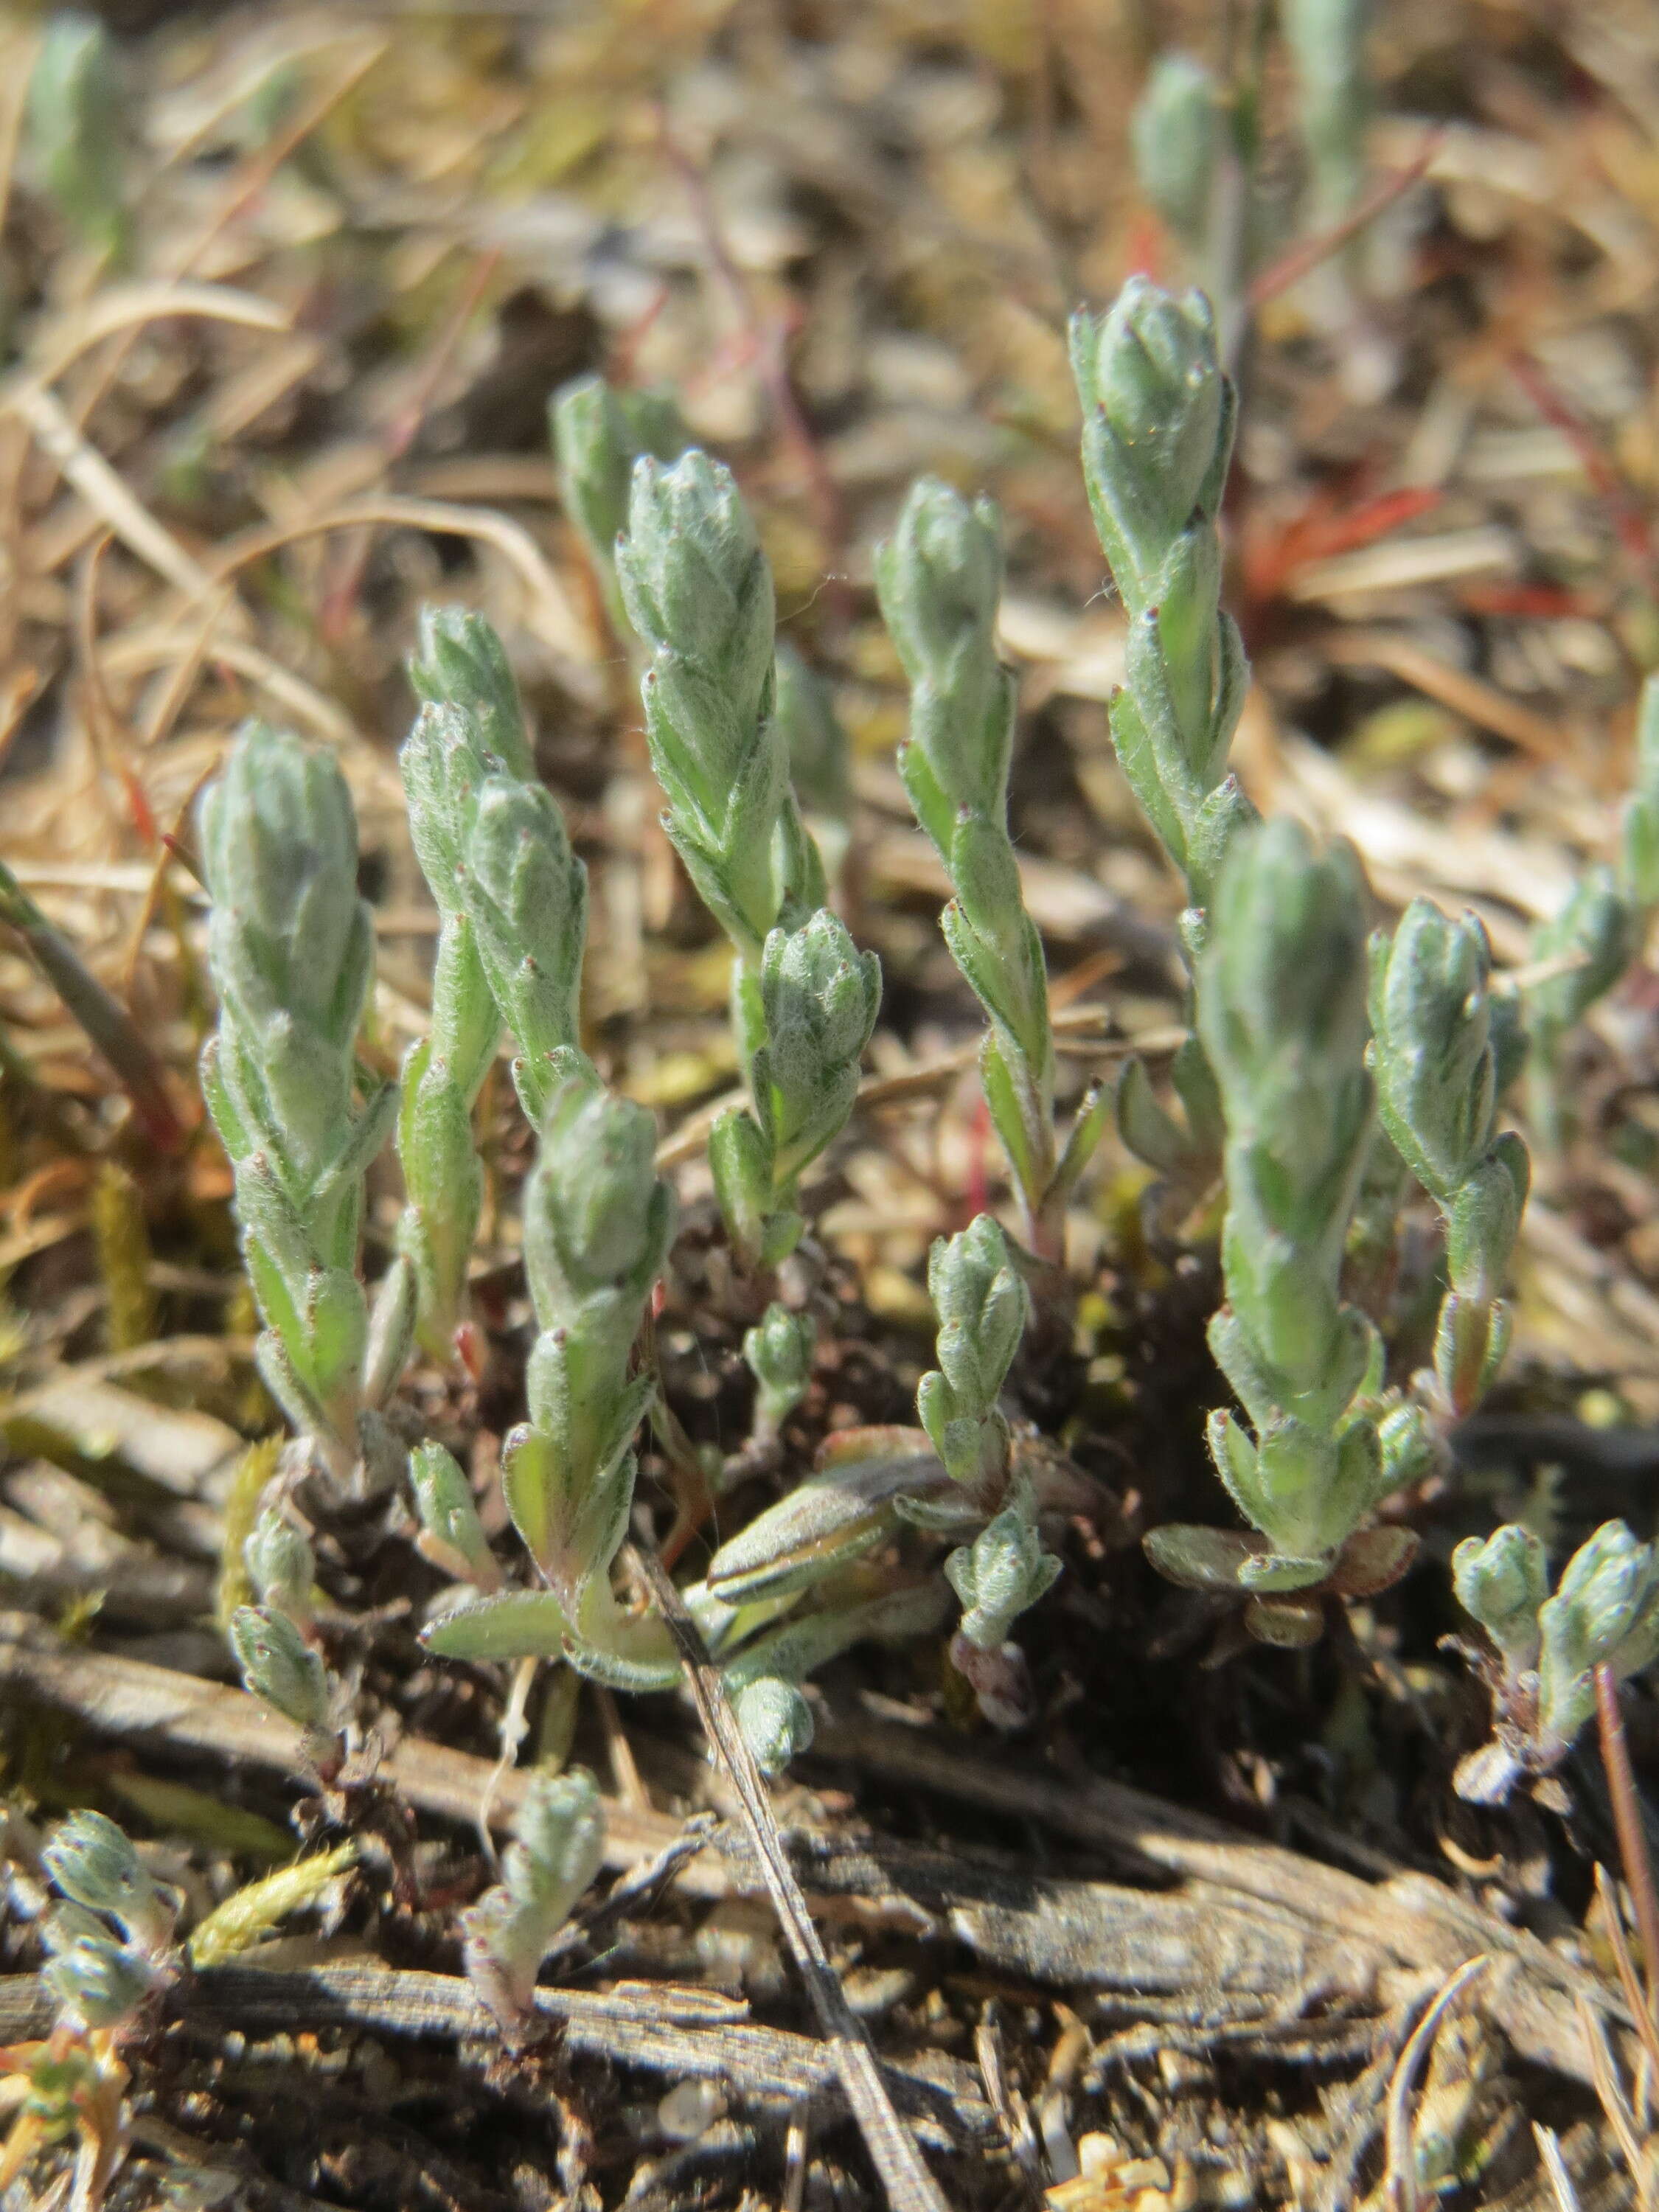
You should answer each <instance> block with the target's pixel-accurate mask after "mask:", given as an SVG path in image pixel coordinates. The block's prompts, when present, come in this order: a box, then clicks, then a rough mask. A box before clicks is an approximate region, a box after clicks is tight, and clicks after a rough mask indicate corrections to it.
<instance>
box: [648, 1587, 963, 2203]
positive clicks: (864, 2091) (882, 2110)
mask: <svg viewBox="0 0 1659 2212" xmlns="http://www.w3.org/2000/svg"><path fill="white" fill-rule="evenodd" d="M629 1559H630V1561H631V1562H632V1564H633V1565H634V1566H635V1568H636V1570H637V1571H638V1573H639V1575H640V1576H641V1579H642V1580H643V1582H644V1583H645V1584H646V1587H647V1589H649V1590H650V1592H651V1595H652V1596H653V1598H654V1599H655V1600H656V1602H657V1605H658V1607H659V1609H660V1611H661V1613H662V1616H663V1619H664V1620H665V1621H666V1622H667V1624H668V1627H669V1631H670V1633H671V1635H672V1637H673V1638H674V1642H675V1644H676V1645H677V1646H678V1650H679V1654H680V1657H681V1659H682V1661H683V1662H684V1667H685V1674H686V1680H687V1681H688V1682H689V1683H690V1688H691V1694H692V1696H693V1698H694V1699H696V1706H697V1712H698V1715H699V1717H700V1718H701V1719H702V1725H703V1729H704V1732H705V1734H706V1735H707V1736H708V1743H709V1747H710V1749H711V1750H713V1751H714V1753H715V1755H716V1757H717V1758H718V1759H719V1760H720V1765H721V1766H722V1767H723V1768H724V1769H725V1771H726V1776H727V1778H728V1779H729V1780H730V1781H731V1783H732V1787H733V1788H734V1789H735V1790H736V1791H737V1794H738V1805H739V1807H740V1808H741V1809H742V1813H743V1818H744V1826H746V1827H747V1829H748V1831H749V1834H750V1840H751V1841H752V1843H753V1844H754V1846H755V1850H756V1851H757V1854H758V1856H759V1858H760V1863H761V1871H762V1873H763V1875H764V1877H765V1881H766V1887H767V1889H768V1892H769V1894H770V1896H771V1899H772V1902H773V1904H774V1905H775V1907H776V1909H777V1915H778V1920H779V1923H780V1925H781V1927H782V1929H783V1932H784V1936H785V1938H786V1939H787V1942H788V1945H789V1948H790V1951H791V1952H792V1954H793V1957H794V1960H795V1964H796V1966H798V1967H799V1969H800V1972H801V1977H802V1979H803V1980H804V1981H805V1984H806V1989H807V1994H808V1996H810V1997H811V2001H812V2008H813V2010H814V2011H815V2012H816V2013H817V2016H818V2024H819V2026H820V2027H822V2029H823V2034H824V2038H825V2040H826V2041H827V2042H828V2043H829V2046H830V2049H831V2050H832V2051H833V2052H834V2054H835V2060H836V2074H837V2075H838V2076H839V2077H840V2080H841V2084H842V2088H843V2089H844V2090H845V2092H846V2094H847V2101H848V2104H849V2105H851V2106H852V2108H853V2112H854V2117H855V2118H856V2119H857V2121H858V2124H859V2126H860V2130H862V2132H863V2135H864V2139H865V2142H866V2144H867V2145H868V2146H869V2150H870V2155H871V2157H872V2159H873V2160H874V2161H875V2166H876V2171H877V2172H878V2173H879V2174H880V2176H881V2179H882V2182H883V2184H884V2186H885V2188H886V2191H887V2197H888V2202H889V2203H890V2205H891V2206H892V2207H893V2208H894V2212H949V2208H948V2206H947V2205H946V2203H945V2197H944V2196H943V2195H942V2194H941V2192H940V2190H939V2184H938V2183H937V2182H936V2181H935V2180H934V2179H933V2175H932V2174H931V2173H930V2172H928V2170H927V2166H925V2165H924V2164H923V2163H922V2158H921V2152H920V2151H919V2150H918V2149H917V2148H916V2147H915V2142H914V2141H913V2140H912V2138H911V2136H910V2134H909V2131H908V2130H907V2129H906V2127H905V2126H904V2124H903V2123H902V2121H901V2120H900V2118H899V2117H898V2114H897V2113H896V2112H895V2111H894V2110H893V2103H892V2100H891V2098H890V2096H889V2094H888V2093H887V2088H886V2085H885V2084H884V2081H883V2080H882V2078H881V2070H880V2068H879V2066H878V2063H877V2060H876V2053H875V2047H874V2045H872V2043H871V2040H870V2038H869V2034H868V2032H867V2031H866V2028H865V2027H864V2024H863V2022H862V2021H860V2019H859V2017H858V2015H856V2014H855V2013H854V2010H853V2008H852V2007H851V2006H850V2005H849V2004H848V2002H847V1993H846V1991H845V1990H843V1989H842V1985H841V1984H840V1982H839V1981H838V1980H837V1979H836V1972H835V1969H834V1967H833V1966H831V1965H830V1964H829V1955H828V1954H827V1953H826V1952H825V1950H824V1948H823V1942H822V1941H821V1939H820V1937H819V1936H818V1931H817V1929H816V1928H815V1927H814V1926H813V1924H812V1917H811V1913H809V1912H808V1911H807V1909H806V1899H805V1898H804V1897H803V1896H802V1895H801V1891H800V1885H799V1882H798V1881H796V1880H795V1877H794V1875H793V1871H792V1870H791V1868H790V1865H789V1862H788V1859H787V1857H786V1856H785V1854H784V1849H783V1839H782V1838H781V1836H780V1835H779V1833H778V1824H777V1820H776V1819H775V1816H774V1814H773V1811H772V1807H771V1803H770V1802H769V1799H768V1797H767V1794H766V1784H765V1783H764V1782H763V1780H762V1778H761V1772H760V1769H759V1768H758V1767H757V1765H756V1764H755V1760H754V1755H753V1753H751V1752H750V1748H749V1746H748V1745H747V1744H746V1743H745V1742H744V1737H743V1731H742V1729H740V1728H739V1727H738V1719H737V1715H736V1714H735V1713H734V1712H733V1711H732V1701H731V1699H729V1698H728V1697H727V1696H726V1686H725V1684H724V1683H723V1682H722V1681H721V1680H720V1674H719V1672H718V1670H717V1669H716V1668H715V1666H714V1662H713V1661H712V1660H711V1659H710V1658H709V1656H708V1650H707V1647H706V1646H705V1645H704V1643H703V1640H702V1636H701V1635H700V1634H699V1632H698V1630H697V1626H696V1622H695V1621H694V1620H692V1618H691V1616H690V1613H688V1612H687V1611H686V1609H685V1604H684V1600H683V1599H682V1598H681V1596H680V1594H679V1592H678V1590H677V1589H675V1587H674V1585H673V1583H671V1581H670V1580H669V1577H668V1576H667V1574H666V1573H665V1571H664V1570H663V1567H662V1565H661V1564H660V1562H659V1560H658V1559H656V1558H655V1557H654V1556H653V1554H652V1553H648V1552H646V1551H644V1550H643V1549H641V1548H640V1547H630V1550H629Z"/></svg>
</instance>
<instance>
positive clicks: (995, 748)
mask: <svg viewBox="0 0 1659 2212" xmlns="http://www.w3.org/2000/svg"><path fill="white" fill-rule="evenodd" d="M876 587H877V591H878V595H879V598H880V600H881V611H882V615H883V618H884V621H885V622H886V624H887V627H888V629H889V631H890V633H891V635H892V639H893V642H894V644H895V645H896V647H897V649H898V654H899V658H900V659H901V660H902V662H903V664H904V671H905V673H906V675H907V676H908V678H909V680H910V728H909V734H908V738H906V740H905V742H904V744H903V745H902V747H901V749H900V752H899V773H900V775H902V778H903V780H904V786H905V789H906V791H907V792H908V794H909V799H910V804H911V805H912V807H913V808H914V809H915V816H916V819H917V821H918V822H919V823H921V827H922V828H923V829H925V830H926V832H927V836H929V837H930V838H931V839H932V841H933V845H934V848H935V849H936V850H937V851H938V853H939V858H940V860H942V861H943V862H944V864H945V872H946V874H947V875H948V877H949V878H950V882H951V891H952V893H953V896H952V897H951V901H950V903H949V904H948V905H947V906H946V908H945V912H944V915H942V917H941V925H942V927H943V929H944V932H945V941H946V943H947V944H948V945H949V946H950V948H951V956H952V957H953V958H954V959H955V961H956V963H957V967H958V968H959V969H961V970H962V973H963V975H964V976H965V977H966V979H967V981H968V982H969V985H970V986H971V987H972V988H973V991H974V993H975V996H976V997H977V998H978V1000H979V1002H980V1004H981V1006H982V1007H983V1008H984V1011H985V1014H986V1017H987V1021H988V1024H989V1028H988V1030H987V1035H986V1038H985V1042H984V1045H983V1047H982V1048H981V1056H980V1072H981V1080H982V1082H983V1085H984V1090H985V1098H986V1103H987V1106H988V1108H989V1109H990V1115H991V1120H992V1123H993V1125H994V1127H995V1129H996V1132H997V1135H998V1137H999V1139H1000V1141H1001V1144H1002V1147H1003V1150H1004V1151H1005V1152H1006V1154H1007V1157H1008V1163H1009V1166H1010V1168H1011V1170H1012V1174H1013V1178H1014V1182H1015V1186H1016V1188H1017V1189H1018V1194H1019V1200H1020V1204H1021V1207H1022V1209H1023V1211H1024V1217H1025V1223H1026V1230H1027V1234H1028V1236H1029V1237H1030V1241H1031V1243H1032V1246H1033V1249H1035V1250H1036V1251H1037V1252H1038V1253H1039V1254H1040V1255H1042V1256H1043V1257H1045V1258H1048V1259H1050V1260H1057V1259H1059V1258H1060V1256H1061V1246H1062V1244H1063V1241H1064V1226H1065V1216H1066V1205H1067V1202H1068V1201H1069V1199H1070V1197H1071V1194H1072V1192H1073V1189H1074V1188H1075V1187H1076V1184H1077V1181H1078V1178H1079V1176H1080V1175H1081V1174H1082V1172H1083V1170H1084V1168H1085V1166H1086V1165H1087V1164H1088V1162H1089V1159H1090V1158H1091V1156H1092V1154H1093V1152H1094V1150H1095V1147H1096V1146H1097V1144H1098V1142H1099V1140H1100V1138H1101V1136H1102V1134H1103V1132H1104V1128H1105V1122H1106V1115H1107V1111H1108V1109H1107V1105H1106V1102H1105V1100H1104V1098H1103V1096H1100V1095H1098V1094H1091V1096H1090V1097H1088V1098H1087V1099H1086V1100H1085V1103H1084V1105H1083V1108H1082V1110H1081V1111H1080V1113H1079V1116H1078V1119H1077V1121H1076V1122H1075V1123H1074V1125H1073V1128H1072V1131H1071V1133H1070V1135H1069V1137H1068V1138H1067V1139H1066V1142H1065V1144H1064V1145H1063V1146H1062V1145H1061V1144H1060V1140H1059V1138H1058V1136H1057V1133H1056V1130H1055V1124H1054V1036H1053V1030H1052V1026H1051V1024H1050V1020H1049V1012H1048V969H1047V965H1046V963H1045V962H1044V959H1043V952H1042V939H1040V938H1039V936H1038V934H1037V931H1036V924H1035V923H1034V922H1033V921H1032V920H1031V918H1030V915H1028V914H1027V912H1026V911H1025V903H1024V893H1023V891H1022V890H1021V888H1020V880H1019V864H1018V859H1017V858H1016V855H1015V852H1014V847H1013V842H1012V838H1011V837H1010V836H1009V834H1008V770H1009V763H1010V761H1011V758H1012V749H1013V736H1014V714H1015V687H1014V679H1013V676H1012V673H1011V671H1009V670H1008V669H1006V667H1004V665H1002V662H1001V660H1000V659H999V658H998V654H997V649H996V639H995V629H996V613H997V603H998V600H999V599H1000V594H1001V590H1002V532H1001V523H1000V517H999V515H998V513H997V509H996V507H995V506H994V504H993V502H992V501H989V500H986V499H981V500H977V501H973V502H972V503H971V504H970V503H969V501H966V500H964V499H963V498H962V497H960V496H959V495H958V494H957V493H956V492H954V491H953V490H952V489H951V487H950V486H949V485H948V484H945V483H939V481H938V480H937V479H935V478H933V477H926V478H924V479H922V481H921V482H920V483H916V484H915V485H913V486H912V487H911V490H910V495H909V497H908V499H907V500H906V501H905V504H904V510H903V513H902V514H901V515H900V517H899V521H898V526H897V528H896V530H895V532H894V533H893V536H892V537H891V538H890V539H889V540H887V541H886V543H885V544H882V545H880V546H878V548H877V551H876Z"/></svg>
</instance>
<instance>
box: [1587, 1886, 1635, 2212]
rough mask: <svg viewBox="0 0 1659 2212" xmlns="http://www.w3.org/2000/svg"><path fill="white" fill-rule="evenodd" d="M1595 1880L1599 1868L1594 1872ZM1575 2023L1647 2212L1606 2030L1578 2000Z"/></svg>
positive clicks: (1631, 2120) (1630, 2120) (1629, 2117)
mask: <svg viewBox="0 0 1659 2212" xmlns="http://www.w3.org/2000/svg"><path fill="white" fill-rule="evenodd" d="M1595 1871H1596V1875H1597V1877H1598V1882H1599V1879H1600V1876H1601V1868H1600V1867H1597V1869H1595ZM1578 2019H1579V2024H1580V2025H1581V2027H1583V2031H1584V2039H1585V2041H1586V2042H1587V2043H1588V2044H1589V2052H1590V2065H1591V2068H1592V2069H1593V2070H1594V2072H1595V2093H1596V2095H1597V2096H1598V2097H1599V2098H1600V2099H1601V2110H1602V2111H1603V2112H1605V2113H1606V2114H1607V2125H1608V2126H1609V2127H1610V2128H1611V2129H1612V2130H1613V2136H1614V2139H1615V2140H1616V2142H1618V2145H1619V2148H1620V2150H1621V2151H1622V2152H1623V2154H1624V2159H1625V2164H1626V2166H1628V2167H1629V2168H1630V2175H1631V2179H1632V2181H1633V2182H1634V2183H1635V2184H1636V2195H1637V2201H1638V2203H1639V2204H1640V2206H1641V2208H1642V2212H1649V2207H1650V2205H1651V2203H1652V2202H1653V2187H1652V2183H1651V2180H1650V2177H1649V2171H1648V2160H1646V2159H1645V2158H1644V2157H1643V2155H1642V2146H1641V2142H1640V2141H1639V2140H1638V2136H1637V2132H1636V2116H1635V2114H1634V2113H1633V2112H1632V2111H1631V2108H1630V2105H1629V2102H1628V2100H1627V2099H1626V2095H1625V2093H1624V2090H1623V2088H1622V2087H1620V2081H1619V2068H1618V2063H1617V2061H1616V2060H1615V2059H1614V2057H1613V2052H1612V2051H1611V2050H1610V2049H1609V2048H1608V2046H1607V2033H1606V2030H1605V2029H1604V2028H1603V2027H1602V2026H1601V2021H1599V2020H1597V2019H1596V2017H1595V2014H1594V2013H1593V2012H1592V2011H1591V2010H1590V2008H1589V2006H1588V2005H1587V2004H1585V2003H1583V2002H1582V2001H1581V2002H1580V2003H1579V2006H1578Z"/></svg>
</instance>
